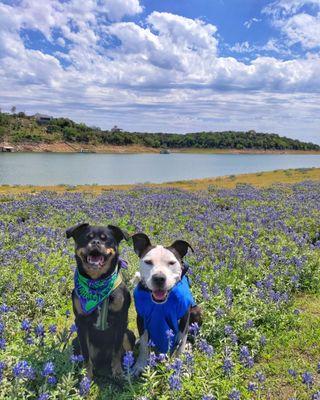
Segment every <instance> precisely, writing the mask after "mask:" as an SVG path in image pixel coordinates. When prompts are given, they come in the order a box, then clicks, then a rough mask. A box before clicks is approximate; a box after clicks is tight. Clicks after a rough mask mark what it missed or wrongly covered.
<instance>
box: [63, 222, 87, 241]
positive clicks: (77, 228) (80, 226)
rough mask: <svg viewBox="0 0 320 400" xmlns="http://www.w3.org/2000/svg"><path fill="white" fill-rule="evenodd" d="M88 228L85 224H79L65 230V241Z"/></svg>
mask: <svg viewBox="0 0 320 400" xmlns="http://www.w3.org/2000/svg"><path fill="white" fill-rule="evenodd" d="M88 226H89V224H88V223H87V222H82V223H81V224H78V225H74V226H72V227H71V228H69V229H67V230H66V236H67V239H70V238H71V237H73V238H74V237H75V236H76V235H78V234H79V233H80V232H81V231H82V229H84V228H86V227H88Z"/></svg>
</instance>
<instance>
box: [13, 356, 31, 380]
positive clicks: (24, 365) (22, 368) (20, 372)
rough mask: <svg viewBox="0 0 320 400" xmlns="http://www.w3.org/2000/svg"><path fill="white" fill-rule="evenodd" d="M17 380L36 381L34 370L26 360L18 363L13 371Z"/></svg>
mask: <svg viewBox="0 0 320 400" xmlns="http://www.w3.org/2000/svg"><path fill="white" fill-rule="evenodd" d="M12 373H13V376H14V377H15V378H26V379H34V375H35V374H34V370H33V368H32V367H31V365H29V363H28V362H27V361H25V360H23V361H18V362H17V363H16V365H15V366H14V367H13V369H12Z"/></svg>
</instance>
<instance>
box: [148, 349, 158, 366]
mask: <svg viewBox="0 0 320 400" xmlns="http://www.w3.org/2000/svg"><path fill="white" fill-rule="evenodd" d="M157 363H158V357H157V356H156V354H155V353H154V351H151V352H150V354H149V360H148V365H149V366H150V367H152V368H153V367H155V366H156V365H157Z"/></svg>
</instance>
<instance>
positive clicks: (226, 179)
mask: <svg viewBox="0 0 320 400" xmlns="http://www.w3.org/2000/svg"><path fill="white" fill-rule="evenodd" d="M306 180H312V181H317V180H320V168H299V169H287V170H275V171H268V172H257V173H254V174H241V175H229V176H222V177H217V178H207V179H194V180H186V181H178V182H168V183H161V184H144V185H143V186H145V187H149V188H168V187H173V188H177V189H184V190H191V191H197V190H207V189H208V188H209V189H210V188H211V189H213V188H215V187H216V188H221V189H222V188H226V189H232V188H234V187H236V186H237V185H239V184H248V185H253V186H256V187H267V186H270V185H274V184H281V183H297V182H301V181H306ZM135 186H136V185H78V186H69V185H56V186H32V185H26V186H24V185H15V186H10V185H2V186H0V194H18V193H29V192H32V193H36V192H41V191H43V190H49V191H54V192H57V193H64V192H88V193H95V194H99V193H102V192H105V191H110V190H128V189H132V188H134V187H135Z"/></svg>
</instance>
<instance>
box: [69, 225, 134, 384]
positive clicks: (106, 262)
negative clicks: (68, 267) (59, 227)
mask: <svg viewBox="0 0 320 400" xmlns="http://www.w3.org/2000/svg"><path fill="white" fill-rule="evenodd" d="M66 235H67V238H71V237H72V238H73V239H74V241H75V258H76V261H77V269H76V272H75V289H74V290H73V292H72V303H73V311H74V315H75V324H76V327H77V333H78V340H79V344H80V351H81V354H82V356H83V357H84V361H85V365H86V368H87V374H88V376H89V377H92V376H93V375H96V374H99V375H102V374H103V375H112V376H113V377H114V378H121V376H122V362H121V361H122V356H123V354H124V352H125V351H129V350H132V348H133V346H134V342H135V337H134V334H133V333H132V332H131V331H130V330H128V328H127V326H128V309H129V306H130V302H131V297H130V293H129V291H128V289H127V287H126V285H125V283H124V282H123V280H122V279H121V274H120V273H119V271H118V270H119V252H118V247H119V243H120V242H121V240H123V239H126V240H127V239H128V236H127V234H126V233H124V232H123V231H122V230H121V229H120V228H118V227H116V226H113V225H108V226H107V227H103V226H91V225H89V224H88V223H82V224H79V225H76V226H73V227H71V228H69V229H68V230H67V231H66Z"/></svg>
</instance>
